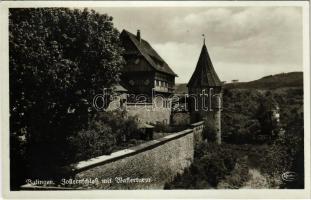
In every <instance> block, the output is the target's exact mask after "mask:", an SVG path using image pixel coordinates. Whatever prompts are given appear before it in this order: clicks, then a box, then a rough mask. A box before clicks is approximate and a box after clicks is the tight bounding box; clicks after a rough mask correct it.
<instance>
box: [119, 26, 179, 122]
mask: <svg viewBox="0 0 311 200" xmlns="http://www.w3.org/2000/svg"><path fill="white" fill-rule="evenodd" d="M120 39H121V41H122V45H123V47H124V49H125V51H124V54H123V57H124V59H125V61H126V63H125V65H124V66H123V69H122V74H121V77H120V78H121V82H120V84H121V85H122V86H123V87H124V88H126V90H127V91H128V94H129V95H128V98H127V105H128V111H129V113H130V114H131V113H133V114H135V115H137V116H138V117H140V118H141V120H142V121H145V122H147V123H158V122H161V123H165V124H168V123H170V113H171V99H170V98H171V96H172V95H173V93H174V89H175V77H176V76H177V75H176V74H175V73H174V71H173V70H172V69H171V68H170V67H169V66H168V64H167V63H166V62H165V61H164V60H163V59H162V58H161V57H160V55H159V54H158V53H157V52H156V51H155V50H154V49H153V48H152V47H151V45H150V44H149V42H147V41H146V40H144V39H143V38H142V36H141V32H140V30H138V31H137V34H136V35H134V34H132V33H130V32H128V31H126V30H123V31H122V33H121V35H120ZM133 105H134V106H135V107H133V108H131V107H130V106H133ZM140 108H141V109H140Z"/></svg>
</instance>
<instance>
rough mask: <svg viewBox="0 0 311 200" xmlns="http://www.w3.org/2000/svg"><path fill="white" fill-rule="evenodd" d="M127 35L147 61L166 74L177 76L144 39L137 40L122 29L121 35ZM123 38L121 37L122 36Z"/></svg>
mask: <svg viewBox="0 0 311 200" xmlns="http://www.w3.org/2000/svg"><path fill="white" fill-rule="evenodd" d="M124 34H125V35H127V36H128V38H129V39H130V40H131V41H132V43H133V44H134V45H135V46H136V47H137V49H138V51H139V52H140V54H141V55H142V56H143V57H144V58H145V59H146V60H147V62H148V63H149V64H150V65H151V66H152V67H153V68H154V69H155V70H156V71H160V72H163V73H166V74H170V75H174V76H177V74H175V73H174V71H173V70H172V69H171V68H170V67H169V66H168V64H167V63H166V62H165V61H164V60H163V59H162V58H161V57H160V56H159V54H158V53H157V52H156V51H155V50H154V49H153V48H152V47H151V45H150V44H149V43H148V42H147V41H146V40H143V39H141V41H140V42H139V41H138V39H137V37H136V35H134V34H132V33H130V32H128V31H126V30H123V31H122V33H121V35H124ZM122 38H123V37H122Z"/></svg>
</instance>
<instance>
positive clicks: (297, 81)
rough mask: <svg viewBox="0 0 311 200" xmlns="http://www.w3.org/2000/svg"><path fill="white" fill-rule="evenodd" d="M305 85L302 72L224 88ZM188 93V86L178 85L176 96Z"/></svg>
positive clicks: (273, 87) (226, 85)
mask: <svg viewBox="0 0 311 200" xmlns="http://www.w3.org/2000/svg"><path fill="white" fill-rule="evenodd" d="M302 85H303V73H302V72H289V73H282V74H275V75H270V76H265V77H263V78H261V79H258V80H254V81H250V82H240V83H227V84H225V85H224V88H228V89H231V88H237V89H238V88H240V89H263V90H265V89H278V88H283V87H302ZM185 92H187V84H186V83H179V84H176V94H178V93H185Z"/></svg>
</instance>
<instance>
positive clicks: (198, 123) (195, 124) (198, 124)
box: [190, 121, 204, 127]
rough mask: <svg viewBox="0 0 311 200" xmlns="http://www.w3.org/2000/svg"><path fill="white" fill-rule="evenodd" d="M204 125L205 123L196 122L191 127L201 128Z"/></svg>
mask: <svg viewBox="0 0 311 200" xmlns="http://www.w3.org/2000/svg"><path fill="white" fill-rule="evenodd" d="M202 124H204V121H200V122H196V123H193V124H190V126H191V127H196V126H200V125H202Z"/></svg>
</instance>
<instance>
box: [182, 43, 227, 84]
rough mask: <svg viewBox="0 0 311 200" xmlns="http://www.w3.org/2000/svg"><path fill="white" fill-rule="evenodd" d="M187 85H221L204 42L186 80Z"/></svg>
mask: <svg viewBox="0 0 311 200" xmlns="http://www.w3.org/2000/svg"><path fill="white" fill-rule="evenodd" d="M187 86H188V87H216V86H221V81H220V79H219V78H218V76H217V73H216V71H215V69H214V67H213V63H212V61H211V58H210V57H209V54H208V52H207V48H206V45H205V42H204V44H203V47H202V50H201V54H200V57H199V60H198V63H197V66H196V68H195V70H194V72H193V74H192V76H191V78H190V81H189V82H188V85H187Z"/></svg>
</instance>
